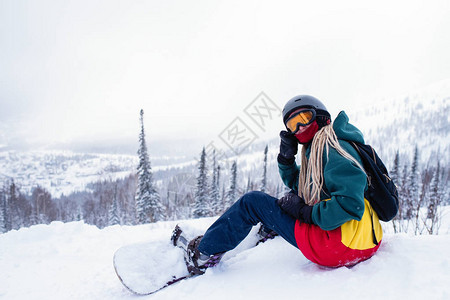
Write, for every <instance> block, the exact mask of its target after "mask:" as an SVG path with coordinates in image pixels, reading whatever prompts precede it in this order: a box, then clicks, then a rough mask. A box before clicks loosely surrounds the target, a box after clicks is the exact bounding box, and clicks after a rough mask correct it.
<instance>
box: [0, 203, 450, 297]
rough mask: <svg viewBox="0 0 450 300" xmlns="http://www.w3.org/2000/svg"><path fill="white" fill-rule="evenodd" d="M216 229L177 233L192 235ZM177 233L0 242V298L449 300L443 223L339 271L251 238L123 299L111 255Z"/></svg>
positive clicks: (449, 246)
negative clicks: (191, 273)
mask: <svg viewBox="0 0 450 300" xmlns="http://www.w3.org/2000/svg"><path fill="white" fill-rule="evenodd" d="M448 211H449V210H447V212H448ZM213 221H214V219H213V218H208V219H198V220H189V221H184V222H182V224H184V227H185V228H186V227H187V228H188V231H189V232H190V234H196V233H201V232H202V231H203V230H204V229H206V228H207V227H208V226H209V225H210V224H211V222H213ZM445 221H448V214H447V218H446V219H445ZM175 224H176V223H175V222H160V223H156V224H150V225H142V226H134V227H133V226H113V227H108V228H105V229H103V230H99V229H97V228H96V227H94V226H90V225H86V224H84V223H83V222H73V223H67V224H63V223H60V222H54V223H52V224H50V225H37V226H33V227H31V228H23V229H20V230H18V231H11V232H9V233H6V234H0V270H1V272H0V298H1V299H83V300H86V299H137V298H142V299H183V300H185V299H186V300H188V299H196V300H198V299H233V300H236V299H280V300H281V299H450V285H449V282H450V256H449V252H450V235H449V222H444V223H443V224H442V226H441V234H440V235H438V236H408V235H406V234H397V235H393V234H385V238H384V241H383V244H382V245H381V248H380V250H379V251H378V253H377V254H376V255H375V256H374V257H373V258H371V259H370V260H368V261H366V262H363V263H360V264H359V265H357V266H355V267H353V268H345V267H344V268H338V269H330V268H323V267H320V266H317V265H315V264H313V263H311V262H309V261H308V260H306V259H305V258H304V257H303V255H302V254H301V253H300V252H299V251H298V250H297V249H295V248H294V247H292V246H290V245H289V244H288V243H286V242H284V241H283V240H282V239H281V238H279V237H278V238H276V239H274V240H272V241H269V242H267V243H265V244H262V245H260V246H258V247H256V248H250V245H252V244H253V243H254V242H255V239H256V236H255V230H254V231H252V233H251V234H250V235H249V236H248V238H247V239H246V240H245V241H244V242H243V243H241V245H240V246H239V247H238V248H237V249H235V250H233V251H231V252H229V253H227V254H226V256H224V258H223V260H222V262H221V263H220V264H219V266H217V267H216V268H213V269H209V270H208V271H207V273H206V274H205V275H203V276H201V277H197V278H194V279H190V280H187V281H183V282H181V283H179V284H176V285H174V286H171V287H169V288H168V289H166V290H163V291H161V292H159V293H158V294H155V295H151V296H146V297H138V296H134V295H132V294H130V293H129V292H128V291H127V290H126V289H125V288H124V287H123V286H122V285H121V283H120V282H119V280H118V279H117V277H116V275H115V273H114V269H113V265H112V257H113V254H114V252H115V250H116V249H118V248H119V247H121V246H123V245H127V244H129V243H134V242H146V241H157V240H163V239H169V237H170V233H171V231H172V229H173V227H174V225H175Z"/></svg>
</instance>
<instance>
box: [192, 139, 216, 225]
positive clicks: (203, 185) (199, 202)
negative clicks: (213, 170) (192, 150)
mask: <svg viewBox="0 0 450 300" xmlns="http://www.w3.org/2000/svg"><path fill="white" fill-rule="evenodd" d="M206 173H207V170H206V151H205V147H203V150H202V153H201V155H200V162H199V166H198V177H197V187H196V191H195V203H194V211H193V212H192V214H193V217H194V218H201V217H209V216H211V215H212V210H211V204H210V200H211V199H210V198H209V197H208V195H209V193H208V181H207V176H206Z"/></svg>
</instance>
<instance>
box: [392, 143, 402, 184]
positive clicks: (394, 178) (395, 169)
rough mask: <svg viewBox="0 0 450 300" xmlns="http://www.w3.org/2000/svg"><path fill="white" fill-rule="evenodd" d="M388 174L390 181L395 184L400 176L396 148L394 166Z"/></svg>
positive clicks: (398, 157)
mask: <svg viewBox="0 0 450 300" xmlns="http://www.w3.org/2000/svg"><path fill="white" fill-rule="evenodd" d="M390 174H391V179H392V181H394V183H395V184H398V182H399V178H400V154H399V152H398V150H397V152H395V158H394V166H393V168H392V171H391V172H390Z"/></svg>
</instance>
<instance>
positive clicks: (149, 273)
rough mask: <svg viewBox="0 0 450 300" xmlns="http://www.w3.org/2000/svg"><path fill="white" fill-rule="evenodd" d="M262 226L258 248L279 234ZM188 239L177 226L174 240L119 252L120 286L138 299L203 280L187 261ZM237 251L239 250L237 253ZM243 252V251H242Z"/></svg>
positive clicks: (134, 245)
mask: <svg viewBox="0 0 450 300" xmlns="http://www.w3.org/2000/svg"><path fill="white" fill-rule="evenodd" d="M263 229H264V228H263V227H262V226H261V227H260V229H259V231H258V234H257V235H255V237H258V238H259V240H257V242H255V241H253V242H250V243H251V244H250V246H249V247H247V248H251V247H255V246H256V245H258V244H260V243H264V242H265V241H267V240H269V239H273V238H274V237H275V236H276V235H277V233H275V232H274V231H272V232H264V230H263ZM188 243H189V242H188V239H187V238H186V237H185V236H184V232H183V231H182V230H181V228H180V227H179V226H178V225H177V226H176V227H175V229H174V230H173V232H172V236H171V238H170V240H164V241H154V242H145V243H136V244H131V245H126V246H123V247H121V248H119V249H118V250H117V251H116V252H115V254H114V257H113V264H114V270H115V271H116V274H117V277H119V280H120V282H121V283H122V284H123V285H124V286H125V287H126V288H127V289H128V290H129V291H131V292H132V293H134V294H136V295H151V294H154V293H156V292H158V291H160V290H162V289H164V288H166V287H168V286H171V285H173V284H175V283H177V282H180V281H182V280H184V279H188V278H191V277H195V276H199V275H198V274H193V273H190V272H189V271H188V267H187V265H186V261H185V253H186V251H187V246H188ZM233 251H236V250H233ZM241 251H242V249H241Z"/></svg>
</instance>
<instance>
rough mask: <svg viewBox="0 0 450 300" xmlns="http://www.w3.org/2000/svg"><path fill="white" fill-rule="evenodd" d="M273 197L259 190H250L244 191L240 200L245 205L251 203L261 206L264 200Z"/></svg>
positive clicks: (271, 199) (250, 204)
mask: <svg viewBox="0 0 450 300" xmlns="http://www.w3.org/2000/svg"><path fill="white" fill-rule="evenodd" d="M273 199H274V198H273V197H272V196H270V195H268V194H266V193H264V192H261V191H251V192H247V193H245V194H244V195H243V196H242V197H241V199H240V201H241V203H242V204H244V205H246V206H253V205H258V206H261V205H262V204H263V203H264V201H273Z"/></svg>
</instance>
